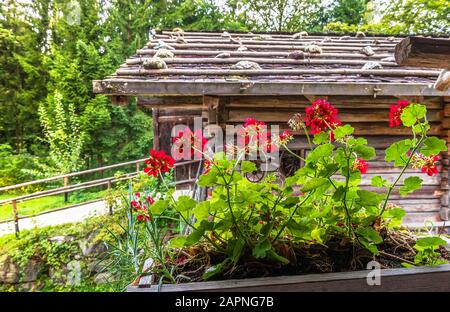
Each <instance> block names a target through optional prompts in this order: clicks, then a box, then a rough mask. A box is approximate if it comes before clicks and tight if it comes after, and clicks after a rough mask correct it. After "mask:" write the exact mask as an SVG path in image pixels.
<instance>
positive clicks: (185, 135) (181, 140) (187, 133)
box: [172, 127, 208, 160]
mask: <svg viewBox="0 0 450 312" xmlns="http://www.w3.org/2000/svg"><path fill="white" fill-rule="evenodd" d="M172 142H173V143H174V147H175V155H174V157H175V159H177V160H179V159H192V158H193V157H194V156H195V157H196V158H201V157H202V152H203V150H204V148H205V146H206V144H207V143H208V140H207V139H206V138H205V137H204V136H203V134H202V130H201V129H198V130H196V131H194V132H192V131H191V129H189V127H186V128H185V129H184V131H180V132H178V135H177V136H176V137H175V138H173V139H172Z"/></svg>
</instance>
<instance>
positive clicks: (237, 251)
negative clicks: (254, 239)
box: [231, 238, 245, 264]
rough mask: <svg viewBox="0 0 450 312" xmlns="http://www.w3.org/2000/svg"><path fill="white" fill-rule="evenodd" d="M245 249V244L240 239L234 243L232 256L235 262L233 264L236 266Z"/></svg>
mask: <svg viewBox="0 0 450 312" xmlns="http://www.w3.org/2000/svg"><path fill="white" fill-rule="evenodd" d="M244 247H245V242H244V240H243V239H241V238H238V239H237V240H235V241H234V246H233V254H232V256H231V259H232V260H233V263H234V264H236V263H237V262H238V261H239V259H240V257H241V254H242V250H244Z"/></svg>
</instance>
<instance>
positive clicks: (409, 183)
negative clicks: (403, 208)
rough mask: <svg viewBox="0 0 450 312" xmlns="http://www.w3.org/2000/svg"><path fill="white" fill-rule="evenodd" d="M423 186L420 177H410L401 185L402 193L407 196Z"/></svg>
mask: <svg viewBox="0 0 450 312" xmlns="http://www.w3.org/2000/svg"><path fill="white" fill-rule="evenodd" d="M421 188H422V179H421V178H420V177H408V178H406V179H405V180H404V181H403V186H402V187H400V189H399V192H400V195H402V196H405V195H408V194H409V193H412V192H414V191H415V190H419V189H421Z"/></svg>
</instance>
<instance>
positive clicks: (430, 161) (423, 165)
mask: <svg viewBox="0 0 450 312" xmlns="http://www.w3.org/2000/svg"><path fill="white" fill-rule="evenodd" d="M409 155H411V153H409ZM438 161H439V156H437V155H431V156H428V157H427V156H425V155H423V154H420V153H416V154H414V155H413V157H412V159H411V164H412V167H413V168H420V169H421V170H422V172H423V173H426V174H427V175H429V176H430V177H431V176H433V175H435V174H438V173H439V171H438V168H437V165H436V163H437V162H438Z"/></svg>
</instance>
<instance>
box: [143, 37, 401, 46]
mask: <svg viewBox="0 0 450 312" xmlns="http://www.w3.org/2000/svg"><path fill="white" fill-rule="evenodd" d="M184 39H185V40H186V43H184V44H209V45H217V44H225V45H229V44H234V46H235V47H236V48H238V47H239V45H240V44H242V45H245V46H247V47H249V48H252V47H253V46H254V45H266V46H268V47H270V46H273V45H289V46H296V47H304V46H306V45H308V44H316V45H318V46H321V47H359V48H362V47H366V46H368V45H371V44H372V46H373V47H378V48H395V43H392V42H385V43H378V44H374V43H373V42H370V41H369V42H368V41H365V42H360V41H355V40H353V41H351V42H348V41H342V40H335V41H321V40H317V39H316V40H314V39H303V40H299V39H266V40H257V39H241V38H239V39H234V38H233V41H234V42H231V41H230V39H221V38H213V39H209V38H208V39H206V38H205V39H202V38H199V39H197V38H196V39H194V38H187V37H185V38H184ZM159 40H161V39H155V40H153V41H151V42H149V43H148V46H152V44H154V43H156V44H157V43H158V41H159ZM163 41H164V42H165V43H168V44H169V45H173V44H178V43H179V42H178V41H177V39H164V40H163Z"/></svg>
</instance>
